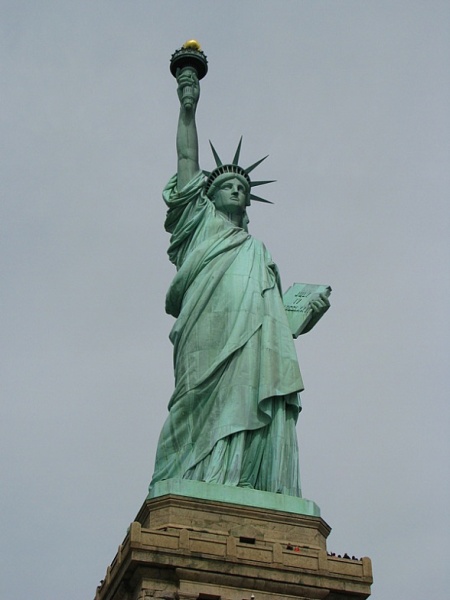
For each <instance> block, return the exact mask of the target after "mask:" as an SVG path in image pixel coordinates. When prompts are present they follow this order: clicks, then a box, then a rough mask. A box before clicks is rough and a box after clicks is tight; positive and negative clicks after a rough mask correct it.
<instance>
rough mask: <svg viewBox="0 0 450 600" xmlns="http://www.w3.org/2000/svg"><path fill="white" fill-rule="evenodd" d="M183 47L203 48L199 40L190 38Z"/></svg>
mask: <svg viewBox="0 0 450 600" xmlns="http://www.w3.org/2000/svg"><path fill="white" fill-rule="evenodd" d="M183 48H190V49H191V50H201V49H202V48H201V46H200V44H199V43H198V42H197V40H188V41H187V42H185V43H184V44H183Z"/></svg>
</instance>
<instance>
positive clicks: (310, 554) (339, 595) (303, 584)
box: [95, 484, 372, 600]
mask: <svg viewBox="0 0 450 600" xmlns="http://www.w3.org/2000/svg"><path fill="white" fill-rule="evenodd" d="M203 485H204V486H208V484H203ZM245 492H246V493H247V494H250V497H251V494H252V491H251V490H246V491H245ZM258 493H259V494H260V493H261V492H258ZM263 494H264V493H263ZM206 495H207V494H206ZM269 496H276V495H275V494H269ZM297 500H298V501H301V499H297ZM269 501H270V499H269ZM306 502H308V501H306ZM312 504H313V503H312ZM314 506H315V505H314ZM329 533H330V527H329V526H328V525H327V524H326V523H325V521H324V520H323V519H322V518H321V517H320V516H311V515H310V514H295V513H294V512H286V511H284V510H275V509H268V508H265V507H263V508H261V507H254V506H253V507H252V506H246V505H242V504H234V503H230V502H222V501H217V500H208V499H199V498H192V497H188V496H183V495H175V494H167V495H164V496H159V497H156V498H152V499H148V500H146V502H145V503H144V505H143V506H142V508H141V510H140V511H139V513H138V515H137V517H136V521H134V522H133V523H132V524H131V526H130V528H129V531H128V533H127V535H126V537H125V539H124V541H123V543H122V544H121V545H120V546H119V551H118V553H117V555H116V557H115V558H114V560H113V562H112V563H111V565H110V566H109V567H108V569H107V572H106V577H105V580H104V581H103V582H102V583H101V585H100V586H99V587H98V589H97V593H96V596H95V599H96V600H150V599H151V598H164V599H171V600H173V599H179V600H183V599H186V600H194V599H195V600H251V599H252V598H254V600H275V599H276V600H279V599H282V598H283V599H301V600H313V599H322V598H326V599H327V600H358V599H361V600H362V599H364V598H367V597H368V596H369V595H370V585H371V583H372V567H371V561H370V559H369V558H362V559H361V560H355V559H354V560H351V559H343V558H337V557H334V556H329V555H328V554H327V550H326V538H327V537H328V534H329Z"/></svg>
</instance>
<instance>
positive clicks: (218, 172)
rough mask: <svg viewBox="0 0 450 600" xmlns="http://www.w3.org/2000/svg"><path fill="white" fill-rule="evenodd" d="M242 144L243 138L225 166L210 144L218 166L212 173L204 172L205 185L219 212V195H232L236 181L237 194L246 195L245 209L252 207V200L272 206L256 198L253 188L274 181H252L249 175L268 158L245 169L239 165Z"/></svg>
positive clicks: (262, 199) (207, 193) (206, 191)
mask: <svg viewBox="0 0 450 600" xmlns="http://www.w3.org/2000/svg"><path fill="white" fill-rule="evenodd" d="M241 143H242V138H241V139H240V141H239V144H238V147H237V150H236V153H235V155H234V158H233V160H232V162H231V163H229V164H225V165H224V164H223V163H222V161H221V160H220V158H219V155H218V154H217V152H216V150H215V148H214V146H213V145H212V144H211V142H210V144H211V149H212V152H213V155H214V158H215V161H216V165H217V166H216V168H215V169H214V170H213V171H211V172H209V171H204V173H205V175H206V176H207V180H206V184H205V193H206V195H207V196H208V198H209V199H210V200H212V201H213V202H214V204H215V205H216V208H217V209H218V210H220V209H219V207H218V202H220V200H219V196H218V193H219V192H221V195H222V196H223V197H225V196H226V195H227V194H231V193H232V192H231V191H230V190H231V188H232V187H233V184H231V183H230V182H231V181H234V187H235V188H236V190H235V192H236V193H238V192H239V193H241V194H244V195H245V204H244V209H245V206H250V201H251V200H257V201H259V202H268V203H269V204H272V203H271V202H270V201H269V200H265V199H264V198H260V197H259V196H255V194H252V193H251V188H252V187H253V186H257V185H263V184H265V183H272V181H251V180H250V176H249V173H250V172H251V171H253V169H254V168H255V167H257V166H258V165H259V164H260V163H261V162H262V161H263V160H264V159H266V158H267V156H265V157H264V158H262V159H261V160H258V161H257V162H256V163H254V164H253V165H251V166H250V167H247V168H246V169H244V168H243V167H241V166H239V165H238V161H239V154H240V151H241ZM238 188H239V190H238ZM222 192H223V193H222Z"/></svg>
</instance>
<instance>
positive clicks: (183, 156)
mask: <svg viewBox="0 0 450 600" xmlns="http://www.w3.org/2000/svg"><path fill="white" fill-rule="evenodd" d="M177 82H178V98H179V99H180V116H179V118H178V129H177V156H178V167H177V175H178V186H177V187H178V189H179V190H181V189H182V188H183V187H184V186H185V185H186V184H187V183H188V182H189V181H190V180H191V179H192V178H193V177H194V175H196V174H197V173H198V172H199V171H200V166H199V164H198V139H197V126H196V124H195V111H196V110H197V102H198V99H199V96H200V85H199V82H198V78H197V73H196V72H195V71H194V70H193V69H191V68H189V67H186V68H184V69H182V70H181V71H180V73H177Z"/></svg>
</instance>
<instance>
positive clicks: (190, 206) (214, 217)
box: [150, 173, 303, 496]
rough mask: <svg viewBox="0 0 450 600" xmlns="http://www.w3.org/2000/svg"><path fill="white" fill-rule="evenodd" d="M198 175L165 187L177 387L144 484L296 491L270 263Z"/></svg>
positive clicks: (296, 403) (282, 336)
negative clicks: (185, 482) (180, 482)
mask: <svg viewBox="0 0 450 600" xmlns="http://www.w3.org/2000/svg"><path fill="white" fill-rule="evenodd" d="M204 184H205V178H204V175H203V174H202V173H199V174H198V175H197V176H195V177H194V178H193V179H192V180H191V181H190V182H189V183H188V184H187V185H186V186H185V187H184V188H183V189H182V190H181V191H178V190H177V180H176V176H174V177H173V178H172V179H171V180H170V181H169V183H168V185H167V186H166V188H165V189H164V192H163V198H164V200H165V202H166V204H167V206H168V212H167V218H166V222H165V228H166V230H167V231H168V232H169V233H170V234H171V239H170V246H169V250H168V254H169V258H170V260H171V261H172V262H173V263H174V264H175V265H176V268H177V273H176V275H175V277H174V279H173V282H172V284H171V286H170V288H169V290H168V293H167V297H166V311H167V312H168V313H169V314H171V315H173V316H174V317H176V322H175V324H174V326H173V328H172V331H171V333H170V340H171V341H172V343H173V348H174V372H175V390H174V392H173V395H172V397H171V399H170V402H169V415H168V417H167V420H166V422H165V424H164V426H163V429H162V431H161V435H160V439H159V443H158V449H157V455H156V464H155V472H154V476H153V479H152V483H151V484H150V487H151V486H152V485H153V484H154V483H156V482H157V481H161V480H164V479H171V478H185V479H195V480H200V481H207V482H212V483H220V484H225V485H239V486H245V487H253V488H255V489H260V490H265V491H270V492H278V493H284V494H289V495H294V496H300V495H301V494H300V480H299V468H298V448H297V437H296V431H295V423H296V421H297V417H298V413H299V411H300V399H299V392H300V391H301V390H302V389H303V384H302V379H301V375H300V370H299V367H298V361H297V356H296V352H295V348H294V343H293V339H292V334H291V332H290V329H289V325H288V322H287V318H286V314H285V310H284V306H283V301H282V297H281V286H280V280H279V275H278V270H277V267H276V265H275V264H274V263H273V261H272V258H271V256H270V254H269V252H268V251H267V249H266V248H265V246H264V245H263V244H262V243H261V242H259V241H258V240H256V239H254V238H253V237H252V236H251V235H249V234H248V233H247V231H245V230H244V229H242V228H240V227H236V226H235V225H233V224H232V223H231V222H230V221H229V220H228V219H227V218H226V217H225V216H224V215H223V214H221V213H220V212H218V211H216V209H215V207H214V204H213V203H212V202H211V201H210V200H209V199H208V198H207V197H206V196H205V194H204Z"/></svg>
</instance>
